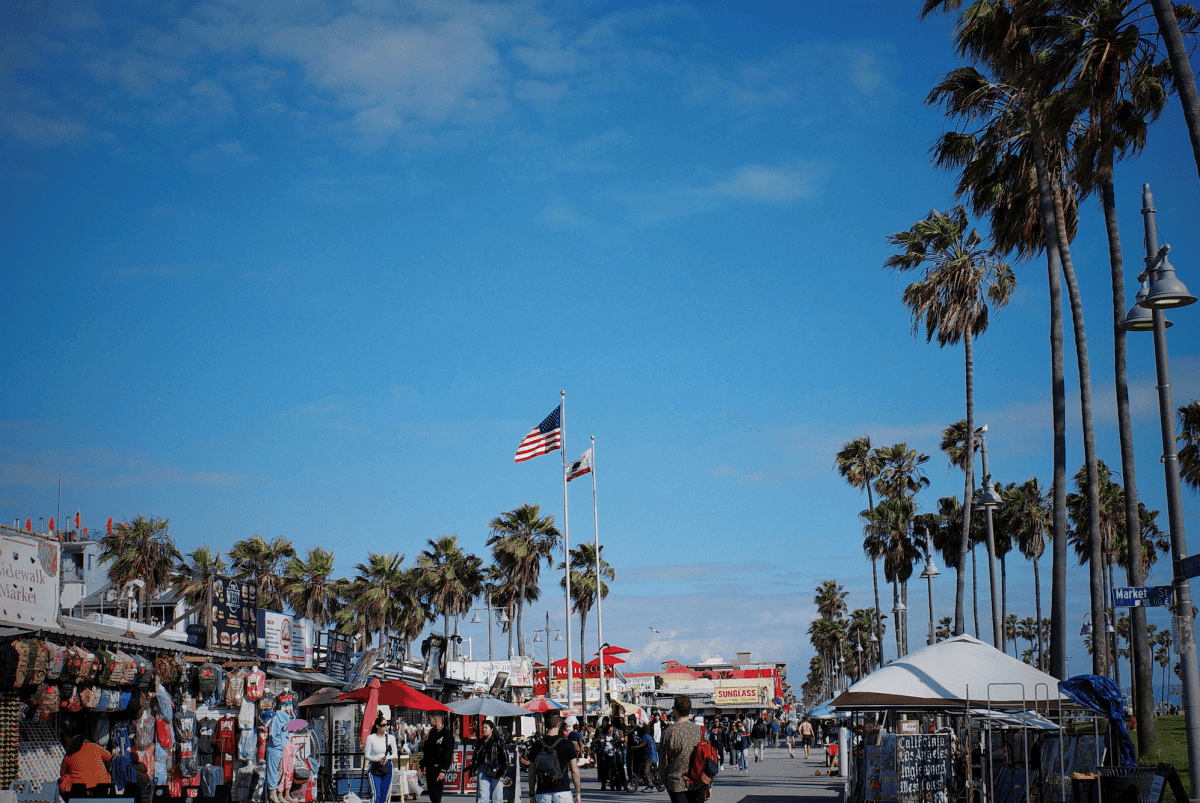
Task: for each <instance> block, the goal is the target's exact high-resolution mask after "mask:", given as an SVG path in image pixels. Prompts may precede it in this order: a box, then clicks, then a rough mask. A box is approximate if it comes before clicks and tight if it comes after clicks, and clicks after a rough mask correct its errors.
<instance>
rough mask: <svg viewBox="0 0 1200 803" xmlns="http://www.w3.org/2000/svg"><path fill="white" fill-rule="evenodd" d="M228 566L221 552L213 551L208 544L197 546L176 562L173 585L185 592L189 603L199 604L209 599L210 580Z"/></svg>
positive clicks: (172, 579)
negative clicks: (222, 558)
mask: <svg viewBox="0 0 1200 803" xmlns="http://www.w3.org/2000/svg"><path fill="white" fill-rule="evenodd" d="M226 568H227V567H226V565H225V561H223V560H221V553H220V552H213V551H212V549H211V548H210V547H209V546H208V545H207V544H206V545H204V546H201V547H196V548H195V549H193V550H192V551H191V552H189V553H187V557H186V558H181V559H180V560H179V562H178V563H177V564H176V566H175V573H174V575H172V577H171V586H172V587H173V588H174V589H175V590H176V591H178V592H180V593H181V594H183V598H184V600H186V601H187V604H188V605H198V604H199V603H201V602H205V601H206V600H207V599H208V592H209V586H208V584H209V581H210V580H212V579H213V578H214V577H218V576H220V575H221V574H222V573H223V572H224V571H225V569H226Z"/></svg>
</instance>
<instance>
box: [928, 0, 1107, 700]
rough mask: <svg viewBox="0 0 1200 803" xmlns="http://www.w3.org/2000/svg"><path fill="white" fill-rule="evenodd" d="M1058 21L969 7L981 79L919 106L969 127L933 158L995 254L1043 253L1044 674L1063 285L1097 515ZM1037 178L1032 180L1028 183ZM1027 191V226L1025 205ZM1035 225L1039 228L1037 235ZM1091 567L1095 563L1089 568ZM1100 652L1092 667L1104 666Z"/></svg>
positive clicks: (948, 82)
mask: <svg viewBox="0 0 1200 803" xmlns="http://www.w3.org/2000/svg"><path fill="white" fill-rule="evenodd" d="M961 5H962V2H961V0H926V2H925V5H924V8H923V11H922V14H923V15H925V14H929V13H932V12H933V11H935V10H938V9H941V10H948V11H949V10H957V9H959V8H960V7H961ZM1064 27H1065V26H1064V18H1063V16H1062V15H1061V14H1059V13H1057V9H1056V8H1055V6H1054V4H1052V3H1048V2H1029V1H1028V0H978V2H976V3H974V4H972V6H971V7H970V9H969V10H968V11H966V12H964V13H963V14H962V16H960V18H959V23H958V26H957V27H956V30H955V40H956V42H957V45H958V50H959V53H960V54H962V55H965V56H967V57H969V58H970V59H971V60H972V61H974V62H976V63H977V64H978V65H979V66H980V67H982V68H983V69H984V70H987V71H989V72H990V73H991V75H992V77H989V76H988V74H985V73H984V72H983V71H981V70H980V69H976V68H975V67H960V68H958V69H957V70H954V71H952V72H951V73H949V74H947V75H946V76H945V77H944V78H943V79H942V80H941V81H940V82H939V84H938V85H937V86H935V88H934V89H933V90H932V91H931V92H930V94H929V97H928V98H927V101H928V102H929V103H930V104H934V105H940V106H942V107H944V108H945V109H946V111H947V113H948V114H949V115H951V116H953V117H956V118H959V119H960V120H961V121H963V122H964V124H966V125H968V126H975V128H974V130H973V131H971V132H969V133H964V132H959V131H953V132H949V133H948V134H946V135H943V137H942V138H941V139H940V140H939V142H938V143H937V144H936V145H935V147H934V152H935V161H936V162H937V163H938V164H939V165H940V166H943V167H960V168H962V169H963V172H962V175H961V176H960V179H959V184H958V193H959V195H970V196H971V197H972V202H973V207H974V209H975V211H976V213H978V214H990V215H991V217H992V233H993V238H994V239H995V240H996V242H997V245H1006V244H1008V243H1010V242H1014V241H1015V242H1018V243H1021V245H1020V246H1018V247H1017V252H1018V255H1022V254H1024V253H1028V252H1029V251H1030V250H1033V249H1036V248H1037V247H1038V246H1039V245H1040V246H1041V248H1043V249H1044V250H1045V252H1046V261H1047V274H1048V276H1049V281H1050V345H1051V374H1052V378H1051V382H1052V390H1053V403H1054V455H1055V460H1054V542H1053V543H1054V549H1053V558H1054V560H1053V563H1054V573H1053V583H1052V587H1051V609H1052V612H1051V621H1052V623H1053V635H1052V638H1051V664H1052V667H1051V673H1052V674H1054V675H1055V676H1056V677H1062V676H1063V675H1065V673H1066V653H1065V648H1066V638H1067V635H1066V532H1067V522H1066V407H1065V398H1066V389H1065V377H1064V375H1063V371H1062V354H1063V336H1062V300H1061V287H1062V282H1063V281H1064V280H1065V282H1066V286H1067V293H1068V298H1069V300H1070V304H1071V318H1072V323H1073V333H1074V341H1075V356H1076V363H1077V365H1078V369H1079V385H1080V412H1081V417H1082V421H1083V452H1084V464H1085V465H1086V466H1087V470H1088V478H1089V479H1088V488H1087V492H1088V494H1089V495H1090V496H1091V498H1092V508H1091V509H1092V510H1093V511H1094V510H1096V501H1095V499H1096V494H1098V489H1097V484H1096V482H1097V478H1096V454H1095V432H1094V427H1093V424H1092V403H1091V373H1090V367H1089V362H1088V354H1087V335H1086V330H1085V326H1084V321H1083V305H1082V301H1081V300H1080V295H1079V288H1078V283H1077V281H1076V277H1075V271H1074V267H1073V264H1072V261H1071V256H1070V248H1069V245H1068V242H1069V238H1070V236H1072V235H1073V232H1074V219H1073V215H1072V210H1071V207H1072V204H1073V203H1074V199H1075V194H1074V192H1069V191H1066V189H1065V188H1066V187H1067V184H1068V182H1069V179H1068V178H1067V175H1066V169H1065V164H1066V161H1065V160H1066V157H1067V145H1066V139H1067V134H1068V131H1069V127H1070V124H1071V122H1072V119H1073V118H1072V117H1071V115H1070V114H1067V113H1064V111H1065V110H1066V108H1067V107H1068V106H1069V104H1066V103H1063V102H1062V99H1061V95H1060V94H1059V93H1060V90H1061V88H1062V86H1063V84H1064V81H1065V80H1066V77H1067V74H1068V67H1067V65H1065V64H1064V63H1063V62H1062V60H1055V59H1051V58H1048V57H1047V53H1048V50H1049V48H1050V47H1051V46H1053V45H1054V44H1055V42H1056V41H1058V40H1059V39H1060V38H1061V32H1062V30H1063V28H1064ZM1034 179H1036V183H1035V182H1034ZM1034 186H1036V188H1037V194H1036V197H1037V201H1038V203H1037V207H1036V208H1037V209H1038V211H1039V212H1040V214H1039V216H1038V217H1033V216H1032V215H1030V214H1029V212H1030V211H1031V210H1032V209H1034V208H1035V207H1033V205H1032V204H1029V203H1027V202H1024V201H1025V200H1026V199H1029V198H1031V197H1032V189H1033V187H1034ZM1039 222H1040V225H1041V228H1040V231H1039V230H1038V228H1037V226H1038V223H1039ZM1090 529H1091V531H1092V537H1093V543H1097V544H1098V542H1099V534H1098V529H1099V522H1098V520H1096V519H1095V518H1094V517H1093V519H1092V521H1091V522H1090ZM1098 562H1099V559H1098V558H1097V561H1096V563H1098ZM1089 590H1090V592H1091V603H1092V610H1093V615H1094V616H1096V617H1101V620H1102V617H1103V612H1104V608H1103V606H1104V602H1105V600H1104V598H1103V592H1104V582H1103V576H1102V574H1101V573H1100V572H1099V570H1098V568H1092V569H1091V573H1090V582H1089ZM1103 651H1104V647H1103V644H1102V643H1101V645H1100V647H1099V648H1098V650H1097V655H1096V656H1095V657H1094V659H1093V669H1094V670H1096V671H1099V667H1101V666H1103V658H1104V656H1103Z"/></svg>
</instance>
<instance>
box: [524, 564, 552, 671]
mask: <svg viewBox="0 0 1200 803" xmlns="http://www.w3.org/2000/svg"><path fill="white" fill-rule="evenodd" d="M524 614H525V584H524V583H522V584H521V596H519V597H517V654H518V655H520V656H522V657H524V655H525V639H523V638H521V634H522V633H524V632H525V631H524V630H522V629H521V620H522V619H523V618H524ZM546 671H547V672H549V671H550V668H549V667H546ZM546 677H547V678H549V675H547V676H546Z"/></svg>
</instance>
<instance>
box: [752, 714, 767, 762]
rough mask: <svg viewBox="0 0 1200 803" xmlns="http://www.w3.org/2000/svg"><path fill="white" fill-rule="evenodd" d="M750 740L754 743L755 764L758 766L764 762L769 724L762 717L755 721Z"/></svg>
mask: <svg viewBox="0 0 1200 803" xmlns="http://www.w3.org/2000/svg"><path fill="white" fill-rule="evenodd" d="M750 739H751V740H752V741H753V742H754V763H755V764H757V763H758V762H760V761H762V751H763V743H764V742H766V741H767V723H766V722H765V721H764V720H763V718H762V717H759V718H758V719H756V720H754V725H753V727H752V728H751V729H750Z"/></svg>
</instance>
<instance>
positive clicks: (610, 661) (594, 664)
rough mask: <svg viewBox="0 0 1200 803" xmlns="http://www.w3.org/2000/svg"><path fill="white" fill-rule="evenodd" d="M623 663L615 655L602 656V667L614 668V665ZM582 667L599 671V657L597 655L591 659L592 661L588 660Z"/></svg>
mask: <svg viewBox="0 0 1200 803" xmlns="http://www.w3.org/2000/svg"><path fill="white" fill-rule="evenodd" d="M623 663H625V662H624V661H623V660H621V659H620V658H618V657H617V656H615V655H606V656H604V665H605V666H614V665H616V664H623ZM584 666H586V667H587V668H588V669H599V668H600V656H599V655H597V656H596V657H595V658H593V659H592V660H590V661H588V662H587V663H586V664H584Z"/></svg>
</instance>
